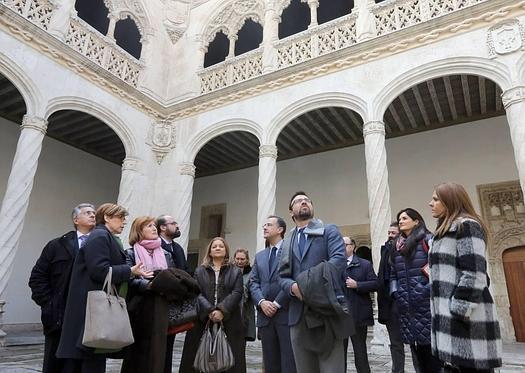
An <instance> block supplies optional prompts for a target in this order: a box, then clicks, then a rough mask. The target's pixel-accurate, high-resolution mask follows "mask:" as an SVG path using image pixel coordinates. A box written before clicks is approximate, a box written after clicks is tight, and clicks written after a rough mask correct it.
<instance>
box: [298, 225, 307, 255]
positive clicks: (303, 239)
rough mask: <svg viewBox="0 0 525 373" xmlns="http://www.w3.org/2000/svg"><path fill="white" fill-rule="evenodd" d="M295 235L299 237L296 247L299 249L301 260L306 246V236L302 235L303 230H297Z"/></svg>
mask: <svg viewBox="0 0 525 373" xmlns="http://www.w3.org/2000/svg"><path fill="white" fill-rule="evenodd" d="M297 234H298V235H299V242H298V245H297V246H298V248H299V254H300V255H301V258H302V257H303V254H304V248H305V246H306V235H305V234H304V228H301V229H299V231H298V232H297Z"/></svg>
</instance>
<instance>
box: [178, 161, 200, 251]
mask: <svg viewBox="0 0 525 373" xmlns="http://www.w3.org/2000/svg"><path fill="white" fill-rule="evenodd" d="M179 174H180V177H179V180H180V182H179V184H180V191H181V192H180V200H179V212H178V214H177V216H176V219H177V222H178V223H179V227H180V230H181V235H180V238H179V239H178V242H179V244H180V245H181V246H182V247H183V248H184V250H188V242H189V237H190V218H191V201H192V198H193V183H194V181H195V166H194V165H193V163H190V162H184V163H180V164H179Z"/></svg>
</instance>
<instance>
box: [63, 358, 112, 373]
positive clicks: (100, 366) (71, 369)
mask: <svg viewBox="0 0 525 373" xmlns="http://www.w3.org/2000/svg"><path fill="white" fill-rule="evenodd" d="M105 371H106V358H105V357H104V356H96V355H94V356H93V357H92V358H90V359H64V367H63V369H62V373H104V372H105Z"/></svg>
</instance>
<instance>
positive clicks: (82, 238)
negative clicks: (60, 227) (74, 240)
mask: <svg viewBox="0 0 525 373" xmlns="http://www.w3.org/2000/svg"><path fill="white" fill-rule="evenodd" d="M88 237H89V236H88V235H87V234H85V235H83V236H80V237H79V238H78V239H79V240H80V247H79V249H80V248H82V247H84V246H85V245H86V241H87V239H88Z"/></svg>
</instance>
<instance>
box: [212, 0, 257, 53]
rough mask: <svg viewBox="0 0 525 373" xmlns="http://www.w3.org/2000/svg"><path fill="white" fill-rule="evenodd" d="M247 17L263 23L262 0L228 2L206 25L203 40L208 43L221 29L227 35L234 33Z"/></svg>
mask: <svg viewBox="0 0 525 373" xmlns="http://www.w3.org/2000/svg"><path fill="white" fill-rule="evenodd" d="M248 18H251V19H252V20H254V21H255V22H257V23H260V24H263V23H264V1H262V0H234V1H231V2H229V3H228V4H227V5H226V6H224V7H223V8H222V9H221V10H220V11H219V12H218V13H216V15H215V16H214V17H213V18H212V19H211V21H210V22H209V23H208V25H207V26H206V30H205V32H204V42H205V43H206V44H209V43H210V42H211V41H212V40H213V39H214V38H215V34H216V33H217V32H219V31H223V32H224V33H225V34H226V35H227V36H228V35H235V34H236V33H237V31H239V29H240V28H241V27H242V25H243V24H244V21H245V20H246V19H248Z"/></svg>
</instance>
